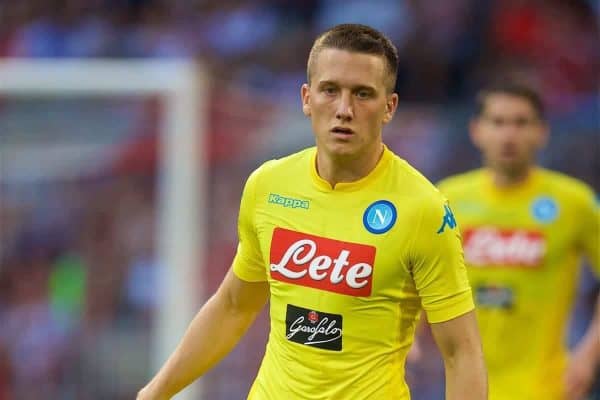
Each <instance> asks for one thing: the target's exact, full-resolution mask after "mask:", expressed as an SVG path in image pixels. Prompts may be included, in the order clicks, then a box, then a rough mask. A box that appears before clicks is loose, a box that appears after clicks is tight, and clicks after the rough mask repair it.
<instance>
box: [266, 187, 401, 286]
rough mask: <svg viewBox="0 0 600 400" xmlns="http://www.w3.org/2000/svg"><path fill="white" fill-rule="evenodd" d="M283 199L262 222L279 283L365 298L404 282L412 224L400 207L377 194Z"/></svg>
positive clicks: (274, 200) (269, 207) (275, 200)
mask: <svg viewBox="0 0 600 400" xmlns="http://www.w3.org/2000/svg"><path fill="white" fill-rule="evenodd" d="M278 196H279V197H271V199H270V200H271V202H267V203H265V204H264V205H263V206H262V207H259V208H257V213H258V215H257V218H256V229H257V234H258V238H259V242H260V246H261V252H262V254H263V258H264V259H265V261H267V264H268V265H266V267H267V268H268V269H269V275H270V277H271V278H272V279H273V280H274V281H276V282H283V283H286V284H293V285H300V286H305V287H311V288H315V289H319V290H324V291H328V292H335V293H340V294H347V295H351V296H360V297H364V296H371V295H372V294H373V293H374V288H384V287H385V286H386V284H385V282H390V283H391V282H395V281H398V282H399V281H401V280H402V279H401V277H400V276H398V275H399V274H402V273H403V271H404V270H405V268H403V267H402V263H403V262H404V261H403V259H404V258H405V257H404V251H403V250H402V249H403V247H402V244H403V243H407V242H408V239H409V237H410V233H409V232H410V226H407V225H409V221H408V217H407V216H406V215H403V214H402V213H399V210H400V209H401V207H400V204H397V202H394V201H393V200H392V199H390V198H387V197H385V196H381V195H377V194H374V195H373V196H364V195H363V196H361V197H360V198H357V197H356V196H352V195H351V194H348V195H343V196H335V197H333V196H332V197H327V196H316V197H313V198H300V196H298V198H295V197H294V196H289V195H287V196H285V195H278ZM282 198H283V199H282Z"/></svg>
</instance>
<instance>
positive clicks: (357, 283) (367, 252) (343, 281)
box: [269, 228, 376, 296]
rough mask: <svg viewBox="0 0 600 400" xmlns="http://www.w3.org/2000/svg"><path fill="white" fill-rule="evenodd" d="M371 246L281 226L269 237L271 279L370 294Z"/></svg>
mask: <svg viewBox="0 0 600 400" xmlns="http://www.w3.org/2000/svg"><path fill="white" fill-rule="evenodd" d="M375 250H376V249H375V247H374V246H369V245H365V244H360V243H350V242H342V241H340V240H334V239H329V238H324V237H320V236H314V235H309V234H306V233H300V232H296V231H291V230H288V229H283V228H275V230H274V231H273V238H272V239H271V254H270V267H269V270H270V274H271V278H273V279H275V280H277V281H280V282H286V283H291V284H294V285H300V286H307V287H311V288H315V289H320V290H326V291H328V292H334V293H340V294H345V295H349V296H370V295H371V288H372V284H373V266H374V263H375Z"/></svg>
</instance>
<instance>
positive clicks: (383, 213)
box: [363, 200, 397, 234]
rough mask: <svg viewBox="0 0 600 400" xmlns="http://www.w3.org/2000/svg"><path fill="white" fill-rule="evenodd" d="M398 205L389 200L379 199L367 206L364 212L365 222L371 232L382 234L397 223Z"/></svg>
mask: <svg viewBox="0 0 600 400" xmlns="http://www.w3.org/2000/svg"><path fill="white" fill-rule="evenodd" d="M396 217H397V213H396V207H394V205H393V204H392V203H391V202H389V201H387V200H378V201H376V202H375V203H373V204H371V205H370V206H369V207H367V209H366V211H365V213H364V214H363V224H364V226H365V228H367V230H368V231H369V232H371V233H374V234H382V233H385V232H387V231H389V230H390V229H391V228H392V226H394V224H395V223H396Z"/></svg>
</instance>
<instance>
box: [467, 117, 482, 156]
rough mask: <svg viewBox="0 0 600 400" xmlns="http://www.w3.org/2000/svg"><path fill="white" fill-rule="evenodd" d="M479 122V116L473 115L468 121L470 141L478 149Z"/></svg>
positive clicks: (479, 147)
mask: <svg viewBox="0 0 600 400" xmlns="http://www.w3.org/2000/svg"><path fill="white" fill-rule="evenodd" d="M480 123H481V121H480V120H479V117H473V118H471V121H469V137H470V138H471V143H473V145H474V146H475V147H477V148H478V149H481V146H480V145H479V142H480V136H481V133H480V126H479V124H480Z"/></svg>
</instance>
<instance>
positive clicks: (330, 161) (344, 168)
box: [316, 143, 384, 188]
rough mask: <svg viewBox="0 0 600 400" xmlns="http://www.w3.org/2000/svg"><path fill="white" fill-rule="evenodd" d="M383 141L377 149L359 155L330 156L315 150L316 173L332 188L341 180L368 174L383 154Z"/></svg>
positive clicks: (354, 179) (358, 177) (360, 177)
mask: <svg viewBox="0 0 600 400" xmlns="http://www.w3.org/2000/svg"><path fill="white" fill-rule="evenodd" d="M383 150H384V147H383V143H380V144H379V146H378V150H377V151H372V152H366V153H365V154H363V155H361V156H352V157H332V156H331V155H329V154H326V153H325V152H320V151H318V150H317V159H316V162H317V165H316V167H317V173H318V174H319V176H320V177H321V178H323V179H324V180H325V181H327V182H328V183H329V184H330V185H331V187H332V188H335V185H337V184H338V183H342V182H355V181H358V180H359V179H362V178H364V177H365V176H367V175H369V173H370V172H371V171H373V169H375V167H376V166H377V163H378V162H379V160H380V159H381V156H382V155H383Z"/></svg>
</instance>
